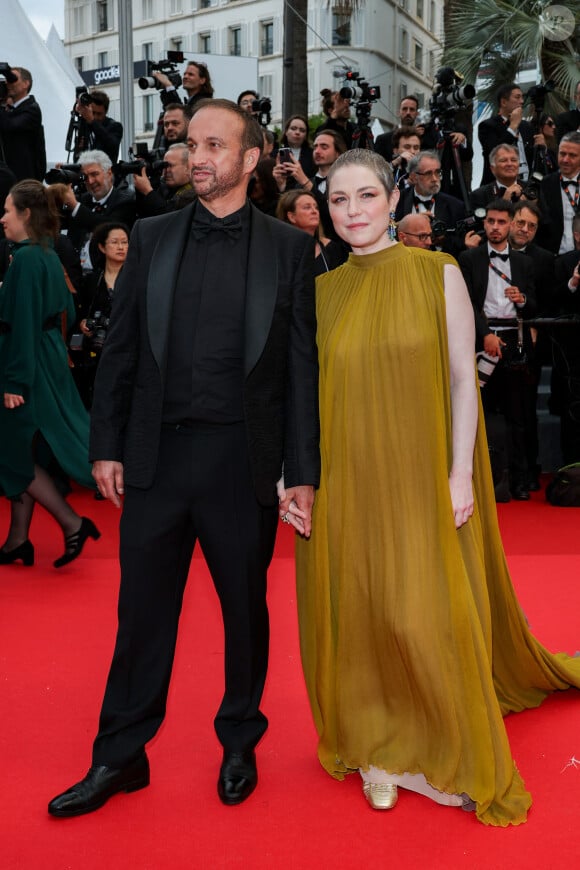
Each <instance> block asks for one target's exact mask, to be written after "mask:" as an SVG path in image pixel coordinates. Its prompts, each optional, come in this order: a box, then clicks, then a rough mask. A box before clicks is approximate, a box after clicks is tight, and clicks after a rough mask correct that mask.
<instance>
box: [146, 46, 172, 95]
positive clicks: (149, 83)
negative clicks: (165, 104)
mask: <svg viewBox="0 0 580 870" xmlns="http://www.w3.org/2000/svg"><path fill="white" fill-rule="evenodd" d="M180 63H183V52H182V51H168V52H167V60H158V61H153V60H148V61H147V75H146V76H141V78H140V79H139V82H138V84H139V87H140V88H141V90H142V91H146V90H147V88H156V89H157V90H158V91H161V90H163V87H164V85H162V84H160V83H159V82H158V81H157V79H156V78H154V77H153V76H152V75H151V73H153V72H162V73H165V75H166V76H167V78H168V79H169V81H170V82H171V84H172V85H173V87H174V88H179V87H181V84H182V82H183V79H182V78H181V75H180V73H179V70H178V68H177V65H178V64H180Z"/></svg>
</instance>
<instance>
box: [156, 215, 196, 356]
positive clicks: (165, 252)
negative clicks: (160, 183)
mask: <svg viewBox="0 0 580 870" xmlns="http://www.w3.org/2000/svg"><path fill="white" fill-rule="evenodd" d="M192 209H193V206H189V207H186V208H184V209H182V210H181V211H179V212H176V213H175V217H174V218H173V219H172V220H171V221H167V222H166V223H165V226H164V227H163V230H162V231H161V233H160V234H159V236H158V237H157V240H156V241H155V243H154V244H155V250H154V251H153V255H152V257H151V263H150V266H149V276H148V279H147V325H148V328H149V341H150V343H151V350H152V352H153V356H154V357H155V361H156V363H157V365H158V366H159V368H160V369H161V368H162V367H163V364H164V361H165V350H166V345H167V333H168V330H169V321H170V318H171V307H172V305H173V294H174V292H175V285H176V283H177V274H178V271H179V267H180V265H181V260H182V256H183V251H184V248H185V245H186V243H187V235H188V233H189V227H190V225H191V213H192Z"/></svg>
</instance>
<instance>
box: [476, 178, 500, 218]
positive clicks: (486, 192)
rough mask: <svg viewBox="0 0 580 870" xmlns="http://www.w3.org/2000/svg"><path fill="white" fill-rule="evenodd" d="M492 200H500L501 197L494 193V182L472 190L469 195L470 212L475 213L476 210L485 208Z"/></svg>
mask: <svg viewBox="0 0 580 870" xmlns="http://www.w3.org/2000/svg"><path fill="white" fill-rule="evenodd" d="M494 199H501V196H498V195H497V193H496V182H495V181H493V182H491V183H490V184H484V185H483V186H482V187H477V188H476V189H475V190H472V191H471V193H470V194H469V205H470V207H471V210H472V211H475V209H476V208H485V207H486V205H487V204H488V202H492V200H494Z"/></svg>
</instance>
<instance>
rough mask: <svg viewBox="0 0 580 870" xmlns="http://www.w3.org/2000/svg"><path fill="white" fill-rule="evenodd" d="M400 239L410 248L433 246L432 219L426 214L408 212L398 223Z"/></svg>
mask: <svg viewBox="0 0 580 870" xmlns="http://www.w3.org/2000/svg"><path fill="white" fill-rule="evenodd" d="M397 234H398V236H399V241H400V242H402V243H403V244H404V245H406V246H407V247H409V248H424V249H428V248H430V247H431V220H430V219H429V217H428V216H427V215H426V214H414V213H413V214H406V215H405V217H403V218H401V220H400V221H399V223H398V224H397Z"/></svg>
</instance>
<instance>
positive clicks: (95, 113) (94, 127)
mask: <svg viewBox="0 0 580 870" xmlns="http://www.w3.org/2000/svg"><path fill="white" fill-rule="evenodd" d="M108 110H109V96H108V94H106V93H105V91H91V92H90V93H89V92H87V90H86V88H85V90H84V92H81V93H79V94H78V99H77V101H76V103H75V107H74V111H75V112H76V114H77V115H78V116H79V118H80V119H81V120H82V123H81V124H80V126H79V132H78V136H77V139H76V143H75V148H74V160H75V161H76V160H78V157H79V155H80V154H81V153H82V152H83V151H91V150H94V149H95V148H96V149H98V150H99V151H104V152H105V154H107V155H108V157H109V158H110V160H111V162H112V163H116V162H117V160H118V157H119V147H120V145H121V139H122V138H123V125H122V124H120V123H119V121H114V120H113V118H109V116H108V115H107V112H108Z"/></svg>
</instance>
